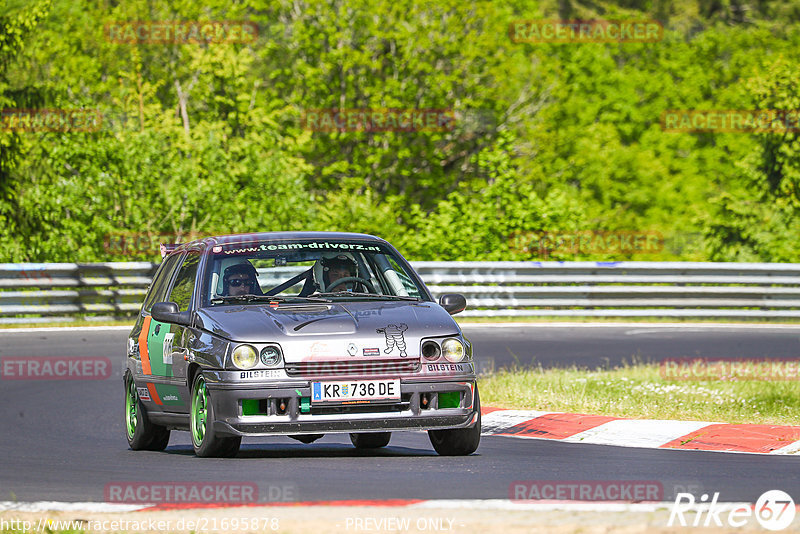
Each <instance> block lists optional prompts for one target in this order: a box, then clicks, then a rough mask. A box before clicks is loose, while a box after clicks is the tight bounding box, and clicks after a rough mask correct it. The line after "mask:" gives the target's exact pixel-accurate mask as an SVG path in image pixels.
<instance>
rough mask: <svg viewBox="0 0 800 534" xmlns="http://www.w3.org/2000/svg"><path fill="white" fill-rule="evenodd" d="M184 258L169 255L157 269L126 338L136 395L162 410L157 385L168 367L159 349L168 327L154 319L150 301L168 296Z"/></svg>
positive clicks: (155, 408) (161, 380) (164, 376)
mask: <svg viewBox="0 0 800 534" xmlns="http://www.w3.org/2000/svg"><path fill="white" fill-rule="evenodd" d="M183 258H184V255H183V254H173V255H171V256H168V257H167V258H166V259H165V260H164V263H163V264H162V265H161V267H160V268H159V269H158V272H157V273H156V275H155V277H154V279H153V283H152V284H151V286H150V290H149V291H148V293H147V297H146V298H145V302H144V305H143V306H142V313H141V315H140V317H139V320H138V321H137V326H136V327H135V328H134V331H133V332H132V334H133V337H132V338H131V340H130V341H129V350H128V354H129V357H132V358H133V360H134V369H133V372H134V377H135V380H136V386H137V391H138V393H139V398H140V399H141V400H142V401H143V402H145V403H146V404H147V406H148V409H151V410H153V409H154V410H161V409H162V407H163V404H160V399H159V397H158V390H157V388H160V387H162V386H163V385H164V384H163V383H162V382H163V380H165V379H166V378H167V377H168V376H169V375H170V373H171V370H168V369H167V367H166V366H165V365H164V362H163V356H162V353H161V352H160V351H161V350H162V347H163V337H164V334H165V333H166V332H167V331H168V330H169V325H164V324H163V323H159V322H158V321H154V320H153V318H152V317H151V315H150V310H151V309H152V307H153V304H155V303H157V302H163V301H164V299H166V298H167V294H168V291H169V289H170V287H171V282H172V279H173V278H174V276H175V274H176V271H177V270H178V267H179V266H180V265H181V263H182V260H183ZM159 343H161V345H159ZM156 399H159V402H155V401H156Z"/></svg>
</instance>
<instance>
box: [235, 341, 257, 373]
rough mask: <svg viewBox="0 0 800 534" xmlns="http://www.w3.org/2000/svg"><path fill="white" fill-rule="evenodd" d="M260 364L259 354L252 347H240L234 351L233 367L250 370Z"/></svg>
mask: <svg viewBox="0 0 800 534" xmlns="http://www.w3.org/2000/svg"><path fill="white" fill-rule="evenodd" d="M257 363H258V353H257V352H256V349H254V348H253V347H251V346H250V345H239V346H238V347H236V348H235V349H233V365H235V366H236V367H238V368H239V369H250V368H251V367H255V365H256V364H257Z"/></svg>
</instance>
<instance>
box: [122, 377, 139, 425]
mask: <svg viewBox="0 0 800 534" xmlns="http://www.w3.org/2000/svg"><path fill="white" fill-rule="evenodd" d="M138 400H139V399H138V397H137V395H136V385H135V384H134V383H133V380H129V381H128V391H127V393H126V394H125V426H126V427H127V428H128V437H129V438H133V434H134V433H135V432H136V409H137V402H138Z"/></svg>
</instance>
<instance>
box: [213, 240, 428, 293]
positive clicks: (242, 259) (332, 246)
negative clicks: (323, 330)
mask: <svg viewBox="0 0 800 534" xmlns="http://www.w3.org/2000/svg"><path fill="white" fill-rule="evenodd" d="M210 252H211V258H210V261H209V264H208V265H209V267H208V269H207V271H206V277H205V286H204V290H203V297H204V299H203V300H204V301H205V302H204V305H206V306H224V305H230V304H238V305H241V304H243V303H254V304H258V303H261V304H263V303H264V302H270V301H277V302H280V303H282V304H283V303H295V302H333V301H337V300H371V299H375V300H420V299H427V297H426V291H425V290H424V289H423V288H422V287H421V285H420V282H419V281H418V279H417V277H416V275H414V273H413V272H411V271H410V270H409V269H408V267H407V263H406V262H405V261H404V260H403V259H402V258H400V257H398V255H397V254H396V253H395V252H394V251H393V250H392V249H391V248H389V247H386V246H385V245H383V244H380V243H376V242H357V241H347V240H343V241H329V240H296V241H285V240H284V241H257V242H253V241H250V242H244V243H232V244H226V245H216V246H214V247H212V249H211V251H210Z"/></svg>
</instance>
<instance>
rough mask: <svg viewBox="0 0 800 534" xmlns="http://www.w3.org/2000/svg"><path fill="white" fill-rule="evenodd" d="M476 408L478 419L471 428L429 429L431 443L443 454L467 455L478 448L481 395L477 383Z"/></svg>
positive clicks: (479, 440)
mask: <svg viewBox="0 0 800 534" xmlns="http://www.w3.org/2000/svg"><path fill="white" fill-rule="evenodd" d="M475 408H476V409H477V410H478V420H477V421H476V422H475V425H474V426H472V427H469V428H452V429H448V430H428V437H429V438H430V440H431V445H433V448H434V449H435V450H436V452H437V453H439V454H440V455H441V456H466V455H468V454H472V453H473V452H475V451H476V450H478V445H480V442H481V397H480V395H479V394H478V386H477V385H475Z"/></svg>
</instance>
